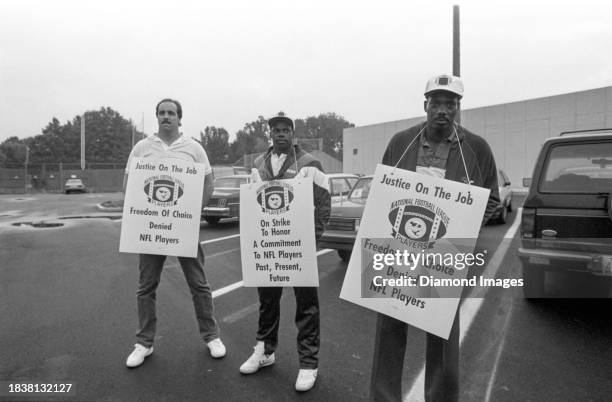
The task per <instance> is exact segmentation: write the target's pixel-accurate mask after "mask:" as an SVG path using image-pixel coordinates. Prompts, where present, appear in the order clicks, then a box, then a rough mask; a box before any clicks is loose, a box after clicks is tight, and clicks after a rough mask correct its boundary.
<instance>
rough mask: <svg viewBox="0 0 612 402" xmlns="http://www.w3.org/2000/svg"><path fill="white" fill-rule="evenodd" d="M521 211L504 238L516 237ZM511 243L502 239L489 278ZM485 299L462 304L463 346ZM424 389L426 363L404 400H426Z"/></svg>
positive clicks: (460, 329)
mask: <svg viewBox="0 0 612 402" xmlns="http://www.w3.org/2000/svg"><path fill="white" fill-rule="evenodd" d="M521 212H522V208H518V209H517V211H516V216H515V217H514V222H513V223H512V226H510V227H509V228H508V230H507V231H506V233H505V234H504V239H512V238H514V235H515V234H516V231H517V229H518V227H519V225H520V223H521V218H520V217H521ZM510 243H511V242H510V241H503V240H502V243H501V244H500V246H499V247H498V248H497V250H496V251H495V253H494V254H493V257H492V258H491V260H490V261H489V264H488V265H487V270H486V271H485V275H483V276H485V277H488V278H494V277H495V275H496V274H497V271H499V267H500V266H501V262H502V261H503V259H504V257H505V256H506V252H507V251H508V248H509V247H510ZM483 299H484V295H483V297H482V298H468V299H466V300H464V301H463V303H462V304H461V306H460V310H459V323H460V328H459V346H461V344H462V343H463V339H464V338H465V335H466V334H467V333H468V331H469V330H470V326H471V325H472V322H473V321H474V318H475V317H476V314H478V311H479V310H480V307H482V301H483ZM504 334H505V332H504ZM498 363H499V360H496V362H495V364H496V367H497V364H498ZM489 386H490V385H489ZM424 390H425V365H424V364H423V366H421V370H420V371H419V374H418V375H417V377H416V378H415V380H414V382H413V383H412V387H411V388H410V390H409V391H408V393H407V394H405V396H404V402H414V401H424V400H425V398H424V395H423V392H424ZM487 391H488V390H487Z"/></svg>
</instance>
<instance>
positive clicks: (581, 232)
mask: <svg viewBox="0 0 612 402" xmlns="http://www.w3.org/2000/svg"><path fill="white" fill-rule="evenodd" d="M524 183H525V185H529V193H528V195H527V198H526V199H525V203H524V206H523V214H522V218H521V243H522V244H521V245H522V247H521V248H519V251H518V255H519V258H520V260H521V264H522V275H523V282H524V286H523V291H524V295H525V297H527V298H528V299H534V298H540V297H545V296H546V290H547V289H546V283H545V276H546V274H547V273H548V274H549V275H550V274H555V273H559V272H565V273H570V274H573V273H582V275H583V276H584V275H585V274H589V275H590V276H592V277H594V278H597V281H598V282H599V284H603V283H602V281H607V283H608V285H607V286H608V289H609V286H610V285H612V242H611V238H612V205H611V203H612V200H611V198H612V129H611V130H607V132H606V131H603V132H600V133H599V134H594V133H592V132H573V133H570V135H562V136H559V137H554V138H550V139H548V140H547V141H546V142H545V143H544V145H543V146H542V149H541V151H540V155H539V156H538V159H537V161H536V165H535V169H534V171H533V177H532V178H531V179H527V180H524ZM572 283H574V282H572ZM576 283H579V282H576ZM604 285H605V284H604ZM573 290H575V289H567V291H568V292H572V291H573Z"/></svg>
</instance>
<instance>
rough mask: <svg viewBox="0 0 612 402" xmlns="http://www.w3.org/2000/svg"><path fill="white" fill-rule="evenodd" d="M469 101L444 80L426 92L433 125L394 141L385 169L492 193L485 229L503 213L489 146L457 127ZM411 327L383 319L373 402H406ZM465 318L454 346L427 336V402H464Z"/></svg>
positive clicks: (457, 82)
mask: <svg viewBox="0 0 612 402" xmlns="http://www.w3.org/2000/svg"><path fill="white" fill-rule="evenodd" d="M462 96H463V83H462V81H461V79H460V78H458V77H454V76H449V75H441V76H437V77H434V78H432V79H430V80H429V81H428V82H427V85H426V87H425V98H426V100H425V103H424V108H425V112H426V113H427V121H426V122H424V123H421V124H419V125H417V126H414V127H411V128H409V129H407V130H404V131H401V132H399V133H397V134H395V135H394V136H393V138H392V139H391V141H390V142H389V145H388V146H387V150H386V151H385V154H384V156H383V161H382V162H383V164H385V165H387V166H397V167H399V168H400V169H406V170H411V171H415V172H418V173H421V174H427V175H431V176H436V177H440V178H445V179H447V180H453V181H458V182H463V183H466V184H467V183H469V184H473V185H476V186H479V187H484V188H488V189H490V190H491V193H490V194H489V200H488V202H487V207H486V210H485V214H484V216H483V219H482V225H484V224H485V223H486V222H487V221H488V220H489V218H491V216H492V215H493V214H494V213H495V211H496V210H497V208H498V207H499V190H498V187H497V168H496V166H495V159H494V158H493V152H492V151H491V148H490V147H489V144H487V142H486V141H485V140H484V139H483V138H481V137H479V136H477V135H476V134H473V133H471V132H469V131H468V130H466V129H465V128H463V127H461V126H460V125H458V124H457V123H456V122H455V117H456V115H457V113H458V112H459V107H460V103H459V102H460V99H461V97H462ZM407 332H408V324H405V323H404V322H402V321H399V320H396V319H395V318H391V317H389V316H386V315H383V314H378V321H377V325H376V341H375V342H376V343H375V349H374V362H373V367H372V382H371V388H370V398H371V399H372V400H375V401H401V400H402V389H401V385H402V370H403V365H404V353H405V351H406V336H407ZM458 381H459V314H457V315H456V317H455V321H454V323H453V326H452V329H451V332H450V336H449V339H448V341H446V340H444V339H442V338H440V337H438V336H435V335H432V334H427V351H426V356H425V400H426V401H435V402H441V401H458V400H459V383H458Z"/></svg>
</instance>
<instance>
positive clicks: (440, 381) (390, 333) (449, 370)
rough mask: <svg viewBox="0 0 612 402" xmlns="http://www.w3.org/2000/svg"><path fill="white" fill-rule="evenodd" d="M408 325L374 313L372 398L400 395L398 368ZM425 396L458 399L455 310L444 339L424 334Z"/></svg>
mask: <svg viewBox="0 0 612 402" xmlns="http://www.w3.org/2000/svg"><path fill="white" fill-rule="evenodd" d="M408 326H409V325H408V324H406V323H404V322H402V321H399V320H396V319H395V318H391V317H389V316H386V315H384V314H378V319H377V323H376V340H375V345H374V362H373V366H372V379H371V384H370V399H371V400H372V401H401V400H402V399H403V398H402V371H403V368H404V354H405V352H406V336H407V334H408ZM415 364H416V362H415ZM425 400H426V401H434V402H451V401H452V402H455V401H458V400H459V314H457V315H456V316H455V321H454V323H453V326H452V328H451V332H450V336H449V338H448V341H446V340H444V339H442V338H440V337H438V336H435V335H432V334H427V349H426V356H425Z"/></svg>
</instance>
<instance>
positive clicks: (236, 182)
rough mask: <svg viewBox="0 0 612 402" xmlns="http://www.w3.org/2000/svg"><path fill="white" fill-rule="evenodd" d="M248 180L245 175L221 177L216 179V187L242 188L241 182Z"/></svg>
mask: <svg viewBox="0 0 612 402" xmlns="http://www.w3.org/2000/svg"><path fill="white" fill-rule="evenodd" d="M246 182H247V179H246V178H243V177H240V178H238V177H221V178H218V179H217V180H215V187H217V188H240V185H241V184H245V183H246Z"/></svg>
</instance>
